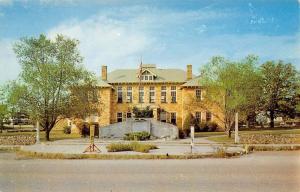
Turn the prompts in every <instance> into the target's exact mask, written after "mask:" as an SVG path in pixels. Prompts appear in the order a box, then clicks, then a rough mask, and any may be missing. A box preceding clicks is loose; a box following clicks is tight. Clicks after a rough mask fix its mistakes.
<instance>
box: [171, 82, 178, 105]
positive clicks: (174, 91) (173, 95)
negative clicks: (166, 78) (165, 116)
mask: <svg viewBox="0 0 300 192" xmlns="http://www.w3.org/2000/svg"><path fill="white" fill-rule="evenodd" d="M176 102H177V87H176V86H171V103H176Z"/></svg>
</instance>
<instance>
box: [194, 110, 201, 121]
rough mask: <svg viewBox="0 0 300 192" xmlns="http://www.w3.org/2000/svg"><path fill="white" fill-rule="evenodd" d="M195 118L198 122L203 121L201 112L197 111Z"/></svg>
mask: <svg viewBox="0 0 300 192" xmlns="http://www.w3.org/2000/svg"><path fill="white" fill-rule="evenodd" d="M195 118H196V121H197V123H200V122H201V112H196V113H195Z"/></svg>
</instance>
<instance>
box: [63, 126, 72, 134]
mask: <svg viewBox="0 0 300 192" xmlns="http://www.w3.org/2000/svg"><path fill="white" fill-rule="evenodd" d="M64 134H71V127H70V126H65V127H64Z"/></svg>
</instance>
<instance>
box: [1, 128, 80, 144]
mask: <svg viewBox="0 0 300 192" xmlns="http://www.w3.org/2000/svg"><path fill="white" fill-rule="evenodd" d="M13 135H36V132H3V133H0V136H13ZM75 138H80V135H79V134H64V132H63V131H62V130H53V131H51V132H50V141H56V140H62V139H75ZM40 140H41V141H42V142H43V141H46V139H45V132H44V131H41V132H40Z"/></svg>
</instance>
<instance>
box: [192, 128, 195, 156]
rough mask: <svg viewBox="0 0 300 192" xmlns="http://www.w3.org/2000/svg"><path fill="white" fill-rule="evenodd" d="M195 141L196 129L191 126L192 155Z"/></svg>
mask: <svg viewBox="0 0 300 192" xmlns="http://www.w3.org/2000/svg"><path fill="white" fill-rule="evenodd" d="M194 139H195V127H194V126H191V153H193V147H194Z"/></svg>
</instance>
